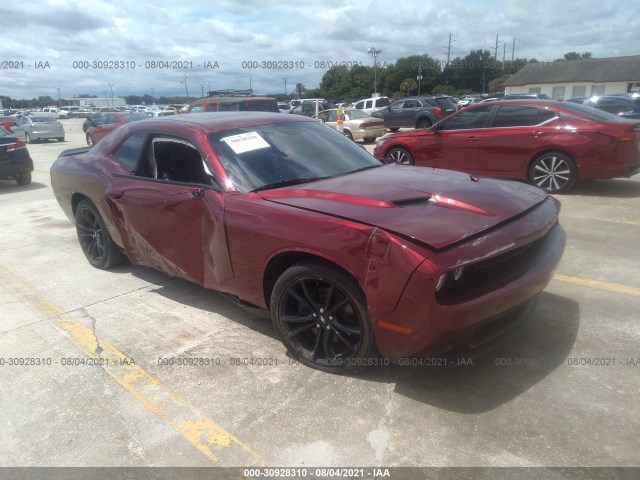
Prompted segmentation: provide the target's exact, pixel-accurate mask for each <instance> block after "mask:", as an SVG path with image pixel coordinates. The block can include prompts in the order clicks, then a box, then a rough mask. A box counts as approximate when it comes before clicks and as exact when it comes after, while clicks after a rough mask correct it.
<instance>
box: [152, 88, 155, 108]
mask: <svg viewBox="0 0 640 480" xmlns="http://www.w3.org/2000/svg"><path fill="white" fill-rule="evenodd" d="M155 91H156V89H155V88H153V87H151V104H152V105H155V104H156V96H155V95H154V92H155Z"/></svg>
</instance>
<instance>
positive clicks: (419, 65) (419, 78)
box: [416, 63, 422, 96]
mask: <svg viewBox="0 0 640 480" xmlns="http://www.w3.org/2000/svg"><path fill="white" fill-rule="evenodd" d="M416 79H417V80H418V96H420V81H421V80H422V64H421V63H419V64H418V76H417V77H416Z"/></svg>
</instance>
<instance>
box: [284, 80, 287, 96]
mask: <svg viewBox="0 0 640 480" xmlns="http://www.w3.org/2000/svg"><path fill="white" fill-rule="evenodd" d="M284 94H285V95H286V94H287V77H284Z"/></svg>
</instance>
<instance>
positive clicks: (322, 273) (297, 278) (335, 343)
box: [271, 261, 376, 372]
mask: <svg viewBox="0 0 640 480" xmlns="http://www.w3.org/2000/svg"><path fill="white" fill-rule="evenodd" d="M271 318H272V320H273V325H274V327H275V329H276V332H277V333H278V336H279V337H280V340H281V341H282V343H283V344H284V345H285V347H286V348H287V350H288V351H289V352H290V353H291V354H292V355H293V356H294V357H295V358H296V359H297V360H299V361H300V362H302V363H304V364H305V365H307V366H309V367H312V368H316V369H318V370H323V371H326V372H337V371H347V370H348V371H354V370H358V369H361V368H363V367H365V366H367V365H370V364H372V363H373V364H375V362H372V361H371V360H372V356H373V355H376V347H375V340H374V336H373V329H372V325H371V321H370V320H369V313H368V310H367V306H366V300H365V296H364V293H363V292H362V290H361V289H360V287H359V286H358V284H357V283H356V282H355V281H354V280H353V279H352V278H351V277H349V276H348V275H347V274H346V273H344V272H342V271H341V270H339V269H338V268H336V267H333V266H331V265H328V264H325V263H322V262H317V261H303V262H300V263H298V264H296V265H294V266H292V267H290V268H289V269H288V270H286V271H285V272H284V273H283V274H282V275H281V276H280V278H279V279H278V281H277V282H276V284H275V286H274V288H273V292H272V294H271Z"/></svg>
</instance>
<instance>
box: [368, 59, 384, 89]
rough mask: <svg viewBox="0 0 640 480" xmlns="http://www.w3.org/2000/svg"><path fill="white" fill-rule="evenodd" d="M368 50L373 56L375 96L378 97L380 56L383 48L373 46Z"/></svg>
mask: <svg viewBox="0 0 640 480" xmlns="http://www.w3.org/2000/svg"><path fill="white" fill-rule="evenodd" d="M368 52H369V53H370V54H371V55H372V56H373V96H374V97H376V96H377V93H378V56H379V55H380V52H382V50H380V49H379V48H376V47H371V48H370V49H369V50H368Z"/></svg>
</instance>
